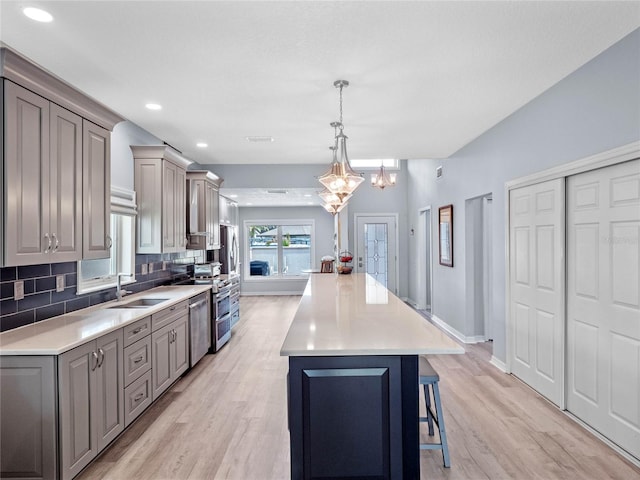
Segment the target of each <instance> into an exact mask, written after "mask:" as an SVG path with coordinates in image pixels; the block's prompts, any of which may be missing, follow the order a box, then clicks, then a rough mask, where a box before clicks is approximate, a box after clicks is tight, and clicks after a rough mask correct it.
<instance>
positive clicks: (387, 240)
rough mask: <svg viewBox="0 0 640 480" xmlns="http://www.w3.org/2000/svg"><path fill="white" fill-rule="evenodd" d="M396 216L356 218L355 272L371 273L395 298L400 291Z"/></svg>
mask: <svg viewBox="0 0 640 480" xmlns="http://www.w3.org/2000/svg"><path fill="white" fill-rule="evenodd" d="M397 223H398V222H397V215H356V216H355V224H356V262H355V267H356V272H359V273H368V274H369V275H371V276H372V277H374V278H375V279H376V280H377V281H378V282H380V283H381V284H383V285H384V286H386V287H387V289H388V290H389V291H391V292H392V293H394V294H397V293H398V287H397V280H396V279H397V273H396V272H397V268H398V267H397V259H398V252H397V244H398V242H397V227H396V225H397Z"/></svg>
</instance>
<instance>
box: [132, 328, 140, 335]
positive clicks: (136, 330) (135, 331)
mask: <svg viewBox="0 0 640 480" xmlns="http://www.w3.org/2000/svg"><path fill="white" fill-rule="evenodd" d="M141 331H142V327H138V328H136V329H135V330H133V331H132V332H131V335H136V334H137V333H140V332H141Z"/></svg>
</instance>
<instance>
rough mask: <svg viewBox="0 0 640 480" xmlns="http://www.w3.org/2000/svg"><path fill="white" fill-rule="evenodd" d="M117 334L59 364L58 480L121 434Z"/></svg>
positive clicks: (119, 342) (119, 334) (120, 335)
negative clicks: (59, 470) (59, 472)
mask: <svg viewBox="0 0 640 480" xmlns="http://www.w3.org/2000/svg"><path fill="white" fill-rule="evenodd" d="M123 342H124V338H123V333H122V329H120V330H116V331H114V332H112V333H109V334H107V335H104V336H102V337H100V338H98V339H97V340H95V341H92V342H89V343H86V344H84V345H81V346H79V347H77V348H74V349H73V350H70V351H69V352H66V353H64V354H62V355H60V357H59V359H58V379H59V388H60V391H59V419H60V427H61V428H60V446H61V449H60V457H61V478H63V479H70V478H73V477H74V476H75V475H77V474H78V473H79V472H80V471H81V470H82V469H83V468H84V467H85V466H86V465H88V464H89V462H90V461H91V460H92V459H93V458H94V457H95V456H96V455H97V454H98V453H99V452H100V451H101V450H102V449H103V448H104V447H106V446H107V445H108V444H109V442H111V441H112V440H114V439H115V438H116V437H117V436H118V434H120V432H122V431H123V430H124V384H123V383H124V370H123V364H122V361H123Z"/></svg>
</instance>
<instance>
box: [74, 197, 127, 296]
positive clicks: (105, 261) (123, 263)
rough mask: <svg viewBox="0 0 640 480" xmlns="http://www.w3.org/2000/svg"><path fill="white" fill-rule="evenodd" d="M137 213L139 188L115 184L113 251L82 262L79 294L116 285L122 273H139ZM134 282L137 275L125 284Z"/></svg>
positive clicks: (112, 208)
mask: <svg viewBox="0 0 640 480" xmlns="http://www.w3.org/2000/svg"><path fill="white" fill-rule="evenodd" d="M135 213H136V210H135V192H132V191H129V190H122V189H118V188H116V187H113V188H112V189H111V240H112V243H111V250H110V255H109V258H101V259H97V260H81V261H79V262H78V289H77V293H78V294H81V293H88V292H95V291H97V290H103V289H106V288H112V287H115V286H116V283H117V275H118V273H132V274H135ZM133 282H135V276H133V277H124V278H123V279H122V285H125V284H128V283H133Z"/></svg>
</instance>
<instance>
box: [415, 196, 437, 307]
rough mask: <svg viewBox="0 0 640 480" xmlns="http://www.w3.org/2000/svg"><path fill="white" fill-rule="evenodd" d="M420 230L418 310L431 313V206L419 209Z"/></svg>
mask: <svg viewBox="0 0 640 480" xmlns="http://www.w3.org/2000/svg"><path fill="white" fill-rule="evenodd" d="M419 214H420V223H419V225H420V230H419V232H418V242H419V243H418V245H420V246H419V247H418V256H419V258H418V262H419V264H418V265H419V266H418V289H419V290H418V305H417V307H418V310H424V311H425V312H427V313H429V314H430V313H431V312H432V311H433V310H432V308H433V307H432V303H433V269H432V261H433V252H432V237H431V207H430V206H429V207H425V208H423V209H421V210H420V211H419Z"/></svg>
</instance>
